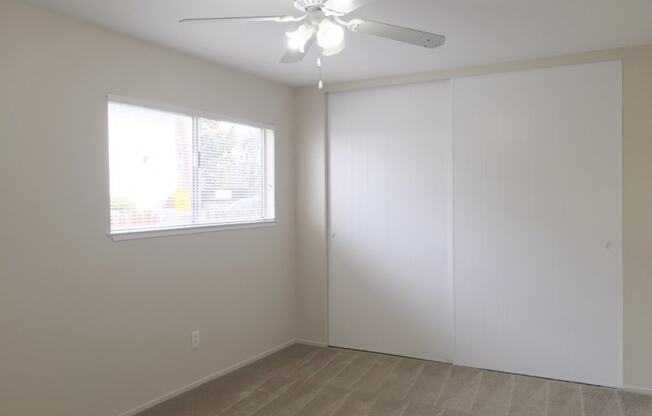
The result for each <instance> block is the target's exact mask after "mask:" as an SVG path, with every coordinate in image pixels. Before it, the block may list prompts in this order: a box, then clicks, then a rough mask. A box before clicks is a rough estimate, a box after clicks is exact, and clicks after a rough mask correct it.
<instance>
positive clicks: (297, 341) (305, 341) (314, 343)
mask: <svg viewBox="0 0 652 416" xmlns="http://www.w3.org/2000/svg"><path fill="white" fill-rule="evenodd" d="M294 342H295V344H305V345H310V346H313V347H328V342H324V341H313V340H310V339H302V338H297V339H295V340H294Z"/></svg>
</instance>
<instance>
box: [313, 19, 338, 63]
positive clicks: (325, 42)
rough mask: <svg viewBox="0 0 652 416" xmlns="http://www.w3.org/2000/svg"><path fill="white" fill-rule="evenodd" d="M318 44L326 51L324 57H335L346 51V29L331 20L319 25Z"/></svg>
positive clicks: (325, 20) (323, 21)
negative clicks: (343, 50)
mask: <svg viewBox="0 0 652 416" xmlns="http://www.w3.org/2000/svg"><path fill="white" fill-rule="evenodd" d="M317 44H318V45H319V47H320V48H322V49H323V50H324V55H326V56H329V55H335V54H336V53H338V52H341V51H342V49H344V28H342V26H340V25H338V24H336V23H334V22H333V21H332V20H331V19H324V20H322V21H321V22H320V23H319V30H318V31H317Z"/></svg>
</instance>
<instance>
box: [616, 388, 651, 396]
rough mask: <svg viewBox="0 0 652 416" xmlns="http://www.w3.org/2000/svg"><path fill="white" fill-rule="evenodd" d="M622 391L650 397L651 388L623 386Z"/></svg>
mask: <svg viewBox="0 0 652 416" xmlns="http://www.w3.org/2000/svg"><path fill="white" fill-rule="evenodd" d="M623 390H625V391H627V392H629V393H638V394H645V395H648V396H652V388H649V387H638V386H625V387H623Z"/></svg>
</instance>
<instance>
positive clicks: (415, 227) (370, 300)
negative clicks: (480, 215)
mask: <svg viewBox="0 0 652 416" xmlns="http://www.w3.org/2000/svg"><path fill="white" fill-rule="evenodd" d="M328 111H329V143H330V144H329V147H330V149H329V160H330V162H329V170H330V185H329V188H330V194H329V206H330V209H329V217H330V231H331V240H330V244H329V280H330V292H329V298H330V302H329V303H330V342H331V344H332V345H336V346H341V347H349V348H357V349H362V350H371V351H378V352H384V353H390V354H398V355H405V356H411V357H418V358H425V359H432V360H441V361H450V360H451V359H452V349H453V330H452V324H453V319H452V281H451V277H452V274H451V267H452V258H451V250H452V244H451V230H452V213H451V209H452V203H451V201H452V199H451V198H452V189H451V185H452V180H451V173H452V167H451V159H452V156H451V92H450V82H448V81H445V82H432V83H424V84H415V85H407V86H399V87H390V88H378V89H371V90H364V91H355V92H344V93H333V94H330V95H329V108H328Z"/></svg>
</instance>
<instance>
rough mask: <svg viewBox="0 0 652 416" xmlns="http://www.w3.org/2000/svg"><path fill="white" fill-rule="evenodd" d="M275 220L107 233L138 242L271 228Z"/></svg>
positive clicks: (122, 239) (114, 237)
mask: <svg viewBox="0 0 652 416" xmlns="http://www.w3.org/2000/svg"><path fill="white" fill-rule="evenodd" d="M275 225H276V220H261V221H255V222H240V223H233V224H218V225H215V224H214V225H197V226H187V227H178V228H158V229H152V230H141V231H116V232H112V233H109V237H111V239H112V240H113V241H125V240H140V239H144V238H160V237H170V236H173V235H186V234H198V233H210V232H215V231H231V230H244V229H248V228H260V227H273V226H275Z"/></svg>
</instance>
